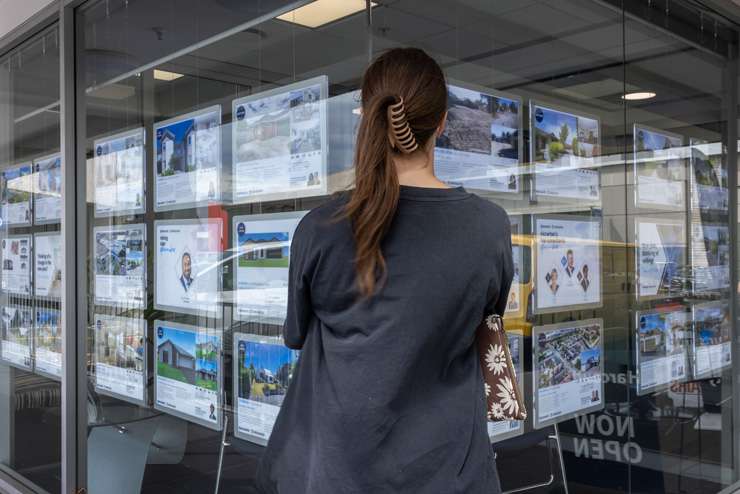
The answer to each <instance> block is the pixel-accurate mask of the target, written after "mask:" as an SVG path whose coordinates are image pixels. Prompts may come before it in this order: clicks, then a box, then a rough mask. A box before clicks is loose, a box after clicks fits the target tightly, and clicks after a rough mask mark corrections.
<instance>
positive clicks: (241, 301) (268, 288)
mask: <svg viewBox="0 0 740 494" xmlns="http://www.w3.org/2000/svg"><path fill="white" fill-rule="evenodd" d="M304 214H306V212H305V211H300V212H297V213H276V214H265V215H252V216H235V217H234V220H233V221H234V223H233V228H232V229H233V232H234V247H235V248H236V258H235V259H234V273H235V274H236V277H235V280H236V281H235V283H234V284H235V288H236V293H235V295H236V311H235V315H234V317H235V318H236V319H240V320H242V321H251V322H259V323H274V324H282V323H283V321H285V316H286V312H287V307H288V265H289V263H290V243H291V241H292V240H293V234H294V233H295V229H296V227H297V226H298V222H299V221H300V220H301V218H302V217H303V215H304Z"/></svg>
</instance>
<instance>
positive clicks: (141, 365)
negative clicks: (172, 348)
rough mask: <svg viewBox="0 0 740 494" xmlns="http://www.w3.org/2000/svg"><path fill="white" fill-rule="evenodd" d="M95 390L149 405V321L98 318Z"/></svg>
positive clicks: (95, 317)
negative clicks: (147, 375) (147, 370)
mask: <svg viewBox="0 0 740 494" xmlns="http://www.w3.org/2000/svg"><path fill="white" fill-rule="evenodd" d="M94 321H95V322H94V325H95V389H96V390H97V391H98V392H100V393H103V394H107V395H110V396H114V397H116V398H121V399H124V400H126V401H130V402H132V403H138V404H145V402H146V394H145V393H146V383H145V381H146V361H147V359H146V321H145V320H144V319H134V318H131V317H119V316H111V315H107V314H95V316H94Z"/></svg>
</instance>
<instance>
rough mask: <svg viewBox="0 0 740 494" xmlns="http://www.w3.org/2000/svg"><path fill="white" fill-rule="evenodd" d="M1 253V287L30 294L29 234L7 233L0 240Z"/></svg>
mask: <svg viewBox="0 0 740 494" xmlns="http://www.w3.org/2000/svg"><path fill="white" fill-rule="evenodd" d="M0 244H1V245H2V254H3V273H2V282H1V284H2V289H3V291H4V292H7V293H12V294H13V295H31V236H30V235H9V236H7V237H5V238H3V239H2V240H0Z"/></svg>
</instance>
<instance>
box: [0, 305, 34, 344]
mask: <svg viewBox="0 0 740 494" xmlns="http://www.w3.org/2000/svg"><path fill="white" fill-rule="evenodd" d="M2 330H3V333H2V339H3V340H4V341H11V342H14V343H17V344H18V345H22V346H30V345H31V336H32V331H33V316H32V315H31V309H26V308H20V307H3V308H2Z"/></svg>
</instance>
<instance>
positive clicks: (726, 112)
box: [722, 44, 740, 484]
mask: <svg viewBox="0 0 740 494" xmlns="http://www.w3.org/2000/svg"><path fill="white" fill-rule="evenodd" d="M737 62H738V60H737V46H736V45H734V44H730V45H729V56H728V58H727V61H726V63H725V64H726V65H725V70H724V81H723V95H724V103H723V105H722V113H723V114H722V119H723V120H725V121H726V122H727V134H726V139H725V143H724V144H725V146H726V149H727V155H726V156H727V187H728V189H729V190H728V194H729V196H728V213H729V214H728V222H729V225H728V226H729V231H730V239H729V241H730V297H731V300H730V320H731V321H732V336H731V341H732V347H731V348H732V350H731V351H732V373H731V374H729V375H728V373H725V374H724V376H725V377H728V378H729V382H728V379H723V380H722V398H723V399H724V398H726V397H732V400H730V401H728V402H727V403H729V405H725V406H723V407H722V411H723V413H722V430H724V431H733V432H732V436H731V437H730V436H728V435H726V434H725V435H723V436H722V458H723V459H724V458H732V459H733V461H732V466H733V468H732V478H723V479H722V482H723V483H724V484H729V483H730V482H732V481H736V480H738V472H740V455H738V451H737V450H736V449H735V445H740V429H739V428H738V427H737V424H740V422H739V420H740V406H738V402H737V399H738V398H737V397H738V396H740V394H739V393H738V390H739V389H740V382H738V376H740V359H739V358H738V357H740V352H739V351H738V348H740V347H739V346H738V341H740V331H738V305H737V304H738V292H737V288H738V269H739V268H740V266H738V249H739V248H740V246H739V245H738V231H737V229H738V215H737V208H738V202H737V200H738V195H737V187H738V177H737V174H738V166H737V146H738V135H737V130H738V128H737V117H738V115H737V104H738V98H737V91H738V87H737V77H738V72H737ZM728 407H729V408H730V409H729V410H728ZM733 424H735V427H733ZM728 439H729V441H728ZM733 450H734V451H733Z"/></svg>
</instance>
